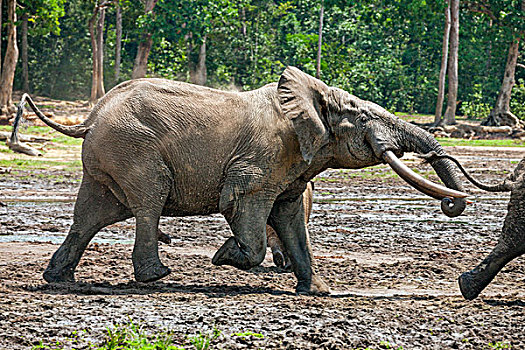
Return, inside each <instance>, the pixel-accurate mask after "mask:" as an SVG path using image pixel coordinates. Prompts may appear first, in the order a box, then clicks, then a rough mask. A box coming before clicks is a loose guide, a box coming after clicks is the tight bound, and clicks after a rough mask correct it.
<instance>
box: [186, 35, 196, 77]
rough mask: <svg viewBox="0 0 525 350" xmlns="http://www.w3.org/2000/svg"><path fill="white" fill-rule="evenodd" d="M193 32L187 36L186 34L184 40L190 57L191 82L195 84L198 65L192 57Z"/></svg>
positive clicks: (188, 57)
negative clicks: (196, 65)
mask: <svg viewBox="0 0 525 350" xmlns="http://www.w3.org/2000/svg"><path fill="white" fill-rule="evenodd" d="M192 39H193V33H191V32H190V33H188V34H187V35H186V36H184V40H186V57H187V59H188V72H189V73H190V83H192V84H195V80H196V72H195V71H196V67H195V62H193V59H192V57H191V56H192V53H193V41H192Z"/></svg>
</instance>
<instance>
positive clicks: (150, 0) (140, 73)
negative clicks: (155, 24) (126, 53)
mask: <svg viewBox="0 0 525 350" xmlns="http://www.w3.org/2000/svg"><path fill="white" fill-rule="evenodd" d="M157 1H158V0H147V1H146V4H145V6H144V12H145V13H149V12H151V11H153V8H154V7H155V5H156V4H157ZM152 44H153V34H152V33H143V34H142V40H141V41H140V44H139V47H138V48H137V56H136V57H135V62H134V64H133V72H132V73H131V78H132V79H138V78H144V77H145V76H146V71H147V69H148V56H149V53H150V51H151V45H152Z"/></svg>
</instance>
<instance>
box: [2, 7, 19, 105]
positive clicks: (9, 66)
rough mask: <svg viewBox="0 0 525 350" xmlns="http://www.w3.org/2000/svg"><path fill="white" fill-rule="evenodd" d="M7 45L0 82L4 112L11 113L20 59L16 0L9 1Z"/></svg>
mask: <svg viewBox="0 0 525 350" xmlns="http://www.w3.org/2000/svg"><path fill="white" fill-rule="evenodd" d="M7 19H8V24H7V47H6V52H5V57H4V62H3V66H2V79H1V82H0V106H1V108H2V113H3V114H6V115H9V114H10V113H11V112H14V106H13V101H12V100H11V98H12V94H13V80H14V77H15V69H16V61H17V60H18V46H17V45H16V0H8V2H7Z"/></svg>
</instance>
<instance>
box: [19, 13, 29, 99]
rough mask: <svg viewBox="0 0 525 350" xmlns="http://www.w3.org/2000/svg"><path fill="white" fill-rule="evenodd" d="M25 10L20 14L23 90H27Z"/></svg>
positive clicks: (27, 65)
mask: <svg viewBox="0 0 525 350" xmlns="http://www.w3.org/2000/svg"><path fill="white" fill-rule="evenodd" d="M28 17H29V16H28V15H27V12H24V14H23V15H22V28H21V29H22V80H23V87H22V89H23V90H24V92H29V64H28V62H27V22H28Z"/></svg>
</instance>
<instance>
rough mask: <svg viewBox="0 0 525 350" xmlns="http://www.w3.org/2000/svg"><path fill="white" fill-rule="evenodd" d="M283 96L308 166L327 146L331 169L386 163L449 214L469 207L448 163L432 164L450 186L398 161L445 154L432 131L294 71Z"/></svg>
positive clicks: (287, 75)
mask: <svg viewBox="0 0 525 350" xmlns="http://www.w3.org/2000/svg"><path fill="white" fill-rule="evenodd" d="M278 94H279V100H280V104H281V108H282V110H283V112H284V114H285V115H286V116H288V117H289V118H290V119H291V120H292V123H293V126H294V129H295V131H296V133H297V138H298V142H299V146H300V150H301V154H302V156H303V158H304V160H305V161H306V162H307V163H309V164H310V163H312V162H314V160H315V157H316V155H317V154H318V153H319V152H320V151H321V149H323V148H326V147H328V148H329V149H330V151H329V152H331V156H332V161H331V163H330V164H329V167H331V168H354V169H355V168H362V167H366V166H371V165H375V164H379V163H382V162H386V163H388V164H389V165H390V166H391V167H392V169H393V170H394V171H396V172H397V173H398V174H399V175H400V176H401V177H402V178H403V179H404V180H405V181H407V182H408V183H409V184H410V185H411V186H413V187H414V188H416V189H417V190H419V191H421V192H423V193H425V194H427V195H429V196H431V197H433V198H436V199H440V200H442V203H441V208H442V210H443V212H444V213H445V214H446V215H448V216H450V217H455V216H458V215H460V214H461V213H462V212H463V210H464V209H465V206H466V200H465V197H466V196H467V195H466V194H465V193H463V192H460V191H461V190H462V185H461V183H460V182H459V179H458V176H457V174H456V172H455V170H454V167H453V164H452V162H450V161H449V160H448V159H439V160H435V161H432V162H431V165H432V167H433V168H434V170H435V171H436V173H437V175H438V176H439V177H440V179H441V180H442V181H443V182H444V184H445V185H446V186H447V187H448V188H447V187H444V186H441V185H437V184H433V183H431V182H430V181H427V180H425V179H424V178H422V177H421V176H419V175H417V174H415V173H414V172H413V171H411V170H410V169H408V168H407V167H406V166H405V165H404V164H403V163H401V162H400V161H399V159H398V157H401V156H402V155H403V153H404V152H416V153H419V154H426V153H429V152H435V153H436V154H444V153H445V152H444V150H443V148H442V147H441V145H440V144H439V143H438V142H437V141H436V140H435V139H434V138H433V137H432V136H431V135H430V134H429V133H428V132H426V131H424V130H423V129H421V128H419V127H417V126H415V125H412V124H409V123H406V122H405V121H403V120H401V119H399V118H397V117H396V116H394V115H393V114H391V113H389V112H388V111H387V110H385V109H384V108H382V107H380V106H378V105H377V104H374V103H372V102H369V101H364V100H361V99H359V98H357V97H356V96H353V95H351V94H349V93H348V92H346V91H344V90H341V89H338V88H334V87H329V86H327V85H326V84H324V83H323V82H322V81H320V80H318V79H315V78H313V77H312V76H310V75H308V74H305V73H303V72H302V71H300V70H299V69H297V68H294V67H288V68H286V70H285V71H284V72H283V74H282V76H281V78H280V80H279V84H278Z"/></svg>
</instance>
